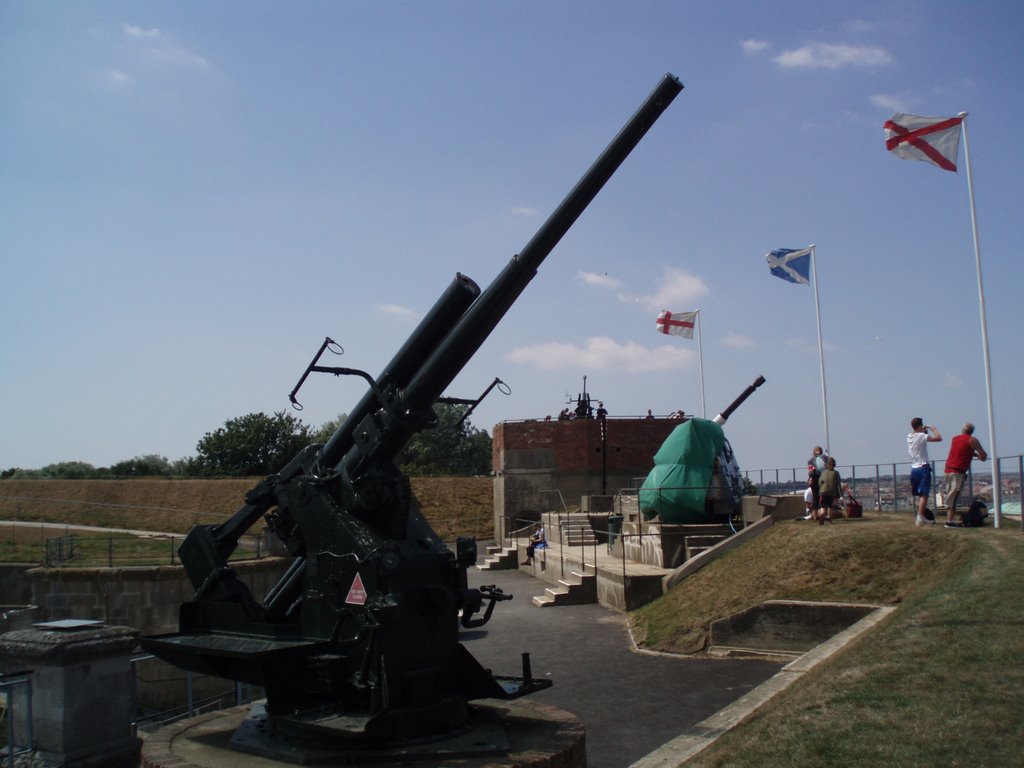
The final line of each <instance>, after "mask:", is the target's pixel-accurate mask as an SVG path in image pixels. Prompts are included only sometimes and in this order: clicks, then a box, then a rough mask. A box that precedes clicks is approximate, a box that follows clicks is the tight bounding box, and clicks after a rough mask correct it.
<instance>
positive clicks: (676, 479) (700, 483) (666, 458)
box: [640, 419, 725, 523]
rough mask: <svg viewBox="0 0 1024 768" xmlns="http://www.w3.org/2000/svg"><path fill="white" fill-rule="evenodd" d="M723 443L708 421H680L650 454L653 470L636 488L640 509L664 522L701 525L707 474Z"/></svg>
mask: <svg viewBox="0 0 1024 768" xmlns="http://www.w3.org/2000/svg"><path fill="white" fill-rule="evenodd" d="M724 441H725V435H724V434H723V432H722V427H721V426H720V425H718V424H716V423H715V422H713V421H711V420H709V419H690V420H688V421H684V422H683V423H682V424H680V425H679V426H678V427H676V428H675V429H674V430H672V433H671V434H670V435H669V436H668V437H667V438H666V439H665V442H664V443H662V444H661V448H659V449H658V452H657V453H656V454H654V469H652V470H651V472H650V474H648V475H647V479H646V480H644V484H643V485H642V486H641V487H640V510H641V511H642V512H643V513H644V514H645V515H646V516H647V517H648V518H651V517H654V515H655V514H657V515H658V516H660V518H661V520H662V522H665V523H703V522H706V521H707V520H708V516H707V514H706V513H705V511H704V500H705V497H706V496H707V491H708V483H709V482H710V480H711V471H712V469H713V468H714V464H715V457H716V456H717V455H718V454H719V453H720V452H721V450H722V445H723V443H724Z"/></svg>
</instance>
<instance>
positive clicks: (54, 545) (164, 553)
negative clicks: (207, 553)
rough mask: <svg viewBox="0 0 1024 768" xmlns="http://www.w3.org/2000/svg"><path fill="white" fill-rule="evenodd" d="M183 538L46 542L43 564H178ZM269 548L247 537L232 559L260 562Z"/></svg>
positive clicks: (261, 538) (260, 537)
mask: <svg viewBox="0 0 1024 768" xmlns="http://www.w3.org/2000/svg"><path fill="white" fill-rule="evenodd" d="M184 539H185V537H184V536H167V537H152V538H147V537H140V536H130V535H127V536H77V535H74V534H69V535H65V536H58V537H55V538H51V539H47V540H46V541H45V552H44V560H43V563H44V565H46V567H47V568H62V567H103V566H106V567H107V568H113V567H114V566H115V565H123V566H128V565H164V564H169V565H179V564H180V562H181V561H180V559H179V558H178V547H179V546H180V545H181V542H182V541H184ZM269 549H270V542H269V541H268V540H267V534H262V533H254V534H246V535H245V536H243V537H242V538H241V539H239V544H238V548H237V549H236V550H235V551H234V552H233V553H232V555H231V559H232V560H261V559H262V558H264V557H266V556H267V554H268V552H269Z"/></svg>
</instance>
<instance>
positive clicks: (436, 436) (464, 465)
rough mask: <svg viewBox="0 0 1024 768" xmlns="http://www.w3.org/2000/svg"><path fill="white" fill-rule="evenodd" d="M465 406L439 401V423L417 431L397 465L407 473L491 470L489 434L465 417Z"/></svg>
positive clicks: (484, 471)
mask: <svg viewBox="0 0 1024 768" xmlns="http://www.w3.org/2000/svg"><path fill="white" fill-rule="evenodd" d="M466 410H467V406H465V405H450V404H447V403H439V404H438V405H436V406H435V407H434V411H435V413H437V418H438V425H437V426H436V427H435V428H434V429H425V430H423V431H422V432H418V433H417V434H415V435H414V436H413V438H412V439H411V440H410V441H409V444H408V445H407V446H406V447H405V449H404V450H403V451H402V452H401V453H400V454H399V456H398V460H397V462H396V463H397V464H398V466H399V468H400V469H401V470H402V471H403V472H406V473H408V474H410V475H486V474H488V473H489V472H490V471H491V437H490V435H488V434H487V431H486V430H483V429H476V428H475V427H474V426H473V425H472V423H471V422H470V421H469V419H467V420H466V421H464V422H462V424H458V425H457V422H458V420H459V419H460V418H462V416H463V414H465V412H466Z"/></svg>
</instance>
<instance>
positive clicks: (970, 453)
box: [946, 421, 988, 528]
mask: <svg viewBox="0 0 1024 768" xmlns="http://www.w3.org/2000/svg"><path fill="white" fill-rule="evenodd" d="M975 456H977V457H978V458H979V459H980V460H981V461H985V459H987V458H988V454H987V453H985V449H984V448H982V447H981V443H980V442H978V438H976V437H975V436H974V425H973V424H971V422H969V421H968V422H967V423H966V424H964V426H963V429H961V430H960V434H959V435H957V436H956V437H954V438H953V439H952V440H950V441H949V456H947V457H946V527H947V528H959V527H960V523H958V522H957V521H956V520H955V515H956V502H957V499H959V498H960V491H962V490H963V487H964V478H965V477H967V471H968V470H969V469H970V468H971V461H972V460H973V459H974V457H975Z"/></svg>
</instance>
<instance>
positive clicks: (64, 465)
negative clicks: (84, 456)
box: [39, 461, 102, 480]
mask: <svg viewBox="0 0 1024 768" xmlns="http://www.w3.org/2000/svg"><path fill="white" fill-rule="evenodd" d="M100 474H102V470H98V469H96V467H94V466H93V465H92V464H89V463H88V462H85V461H61V462H58V463H56V464H47V465H46V466H45V467H43V468H42V469H40V470H39V476H40V477H52V478H55V479H60V480H82V479H84V478H89V477H97V476H98V475H100Z"/></svg>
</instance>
